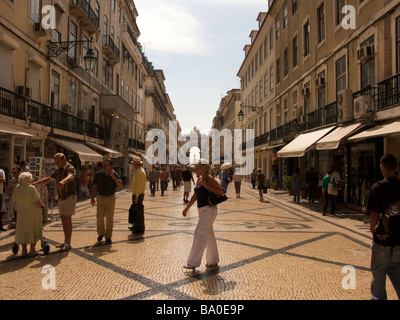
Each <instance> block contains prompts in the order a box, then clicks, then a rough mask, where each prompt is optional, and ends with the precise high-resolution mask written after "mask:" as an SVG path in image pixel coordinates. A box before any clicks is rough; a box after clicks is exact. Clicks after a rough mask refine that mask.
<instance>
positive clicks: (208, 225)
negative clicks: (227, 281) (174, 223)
mask: <svg viewBox="0 0 400 320" xmlns="http://www.w3.org/2000/svg"><path fill="white" fill-rule="evenodd" d="M194 169H195V171H196V175H197V176H198V177H199V179H198V181H197V184H196V187H195V189H194V191H195V192H194V193H193V195H192V198H191V199H190V201H189V203H188V205H187V207H186V208H185V209H184V210H183V212H182V214H183V216H184V217H186V215H187V212H188V211H189V209H190V207H191V206H192V205H193V204H194V203H195V202H196V201H197V208H198V210H199V221H198V223H197V226H196V229H195V231H194V239H193V244H192V249H191V251H190V254H189V258H188V260H187V264H186V265H184V266H183V267H184V268H185V269H192V270H194V269H195V268H197V267H199V266H200V264H201V259H202V257H203V253H204V251H206V267H207V268H212V267H217V266H218V262H219V254H218V247H217V241H216V240H215V235H214V229H213V223H214V221H215V218H216V217H217V214H218V208H217V206H210V205H209V203H208V195H209V193H210V192H212V193H215V194H216V195H218V196H222V195H224V190H223V189H222V187H221V186H220V185H219V183H218V182H217V181H216V180H215V179H214V178H213V177H211V176H210V175H209V172H210V165H209V164H208V162H207V161H206V160H204V159H200V160H199V162H198V163H197V164H195V165H194Z"/></svg>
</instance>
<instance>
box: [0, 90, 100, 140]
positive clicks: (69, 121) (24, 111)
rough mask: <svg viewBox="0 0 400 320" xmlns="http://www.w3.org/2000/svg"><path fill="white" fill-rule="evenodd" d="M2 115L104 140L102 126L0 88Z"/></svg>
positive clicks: (0, 110)
mask: <svg viewBox="0 0 400 320" xmlns="http://www.w3.org/2000/svg"><path fill="white" fill-rule="evenodd" d="M25 106H26V108H25ZM0 114H1V115H5V116H9V117H12V118H16V119H20V120H29V122H30V123H36V124H40V125H43V126H47V127H50V128H53V129H59V130H63V131H67V132H73V133H78V134H81V135H86V136H89V137H92V138H97V139H102V140H104V130H103V128H102V127H101V126H99V125H97V124H95V123H91V122H88V121H86V120H83V119H80V118H77V117H75V116H73V115H71V114H68V113H66V112H62V111H58V110H54V109H53V108H51V107H50V106H47V105H44V104H42V103H40V102H37V101H34V100H32V99H30V98H28V97H25V96H22V95H19V94H17V93H15V92H12V91H9V90H6V89H4V88H0Z"/></svg>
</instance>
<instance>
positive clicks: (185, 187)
mask: <svg viewBox="0 0 400 320" xmlns="http://www.w3.org/2000/svg"><path fill="white" fill-rule="evenodd" d="M183 192H192V182H191V181H184V182H183Z"/></svg>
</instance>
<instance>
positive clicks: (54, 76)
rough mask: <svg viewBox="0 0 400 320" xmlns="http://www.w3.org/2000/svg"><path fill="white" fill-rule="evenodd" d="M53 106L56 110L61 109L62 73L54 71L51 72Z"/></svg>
mask: <svg viewBox="0 0 400 320" xmlns="http://www.w3.org/2000/svg"><path fill="white" fill-rule="evenodd" d="M50 103H51V106H52V107H53V108H54V109H55V110H59V109H60V75H59V74H58V73H57V72H55V71H52V73H51V102H50Z"/></svg>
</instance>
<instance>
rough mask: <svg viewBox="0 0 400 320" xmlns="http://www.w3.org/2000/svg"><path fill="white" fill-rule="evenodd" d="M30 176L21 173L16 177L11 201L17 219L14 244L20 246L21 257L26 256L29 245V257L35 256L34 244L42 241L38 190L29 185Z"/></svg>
mask: <svg viewBox="0 0 400 320" xmlns="http://www.w3.org/2000/svg"><path fill="white" fill-rule="evenodd" d="M32 181H33V179H32V174H30V173H29V172H23V173H21V174H20V175H19V177H18V182H19V184H18V185H17V186H16V187H15V190H14V192H13V195H12V201H13V202H14V203H15V205H16V208H17V212H18V219H17V225H16V229H15V243H17V244H19V245H22V255H23V256H27V255H28V253H27V245H28V244H30V251H29V256H35V255H37V254H38V253H37V251H36V249H35V246H36V242H37V241H38V240H41V239H42V228H43V225H42V210H41V208H44V204H43V203H42V202H41V201H40V195H39V192H38V190H37V189H36V188H35V187H34V186H33V185H31V183H32Z"/></svg>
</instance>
